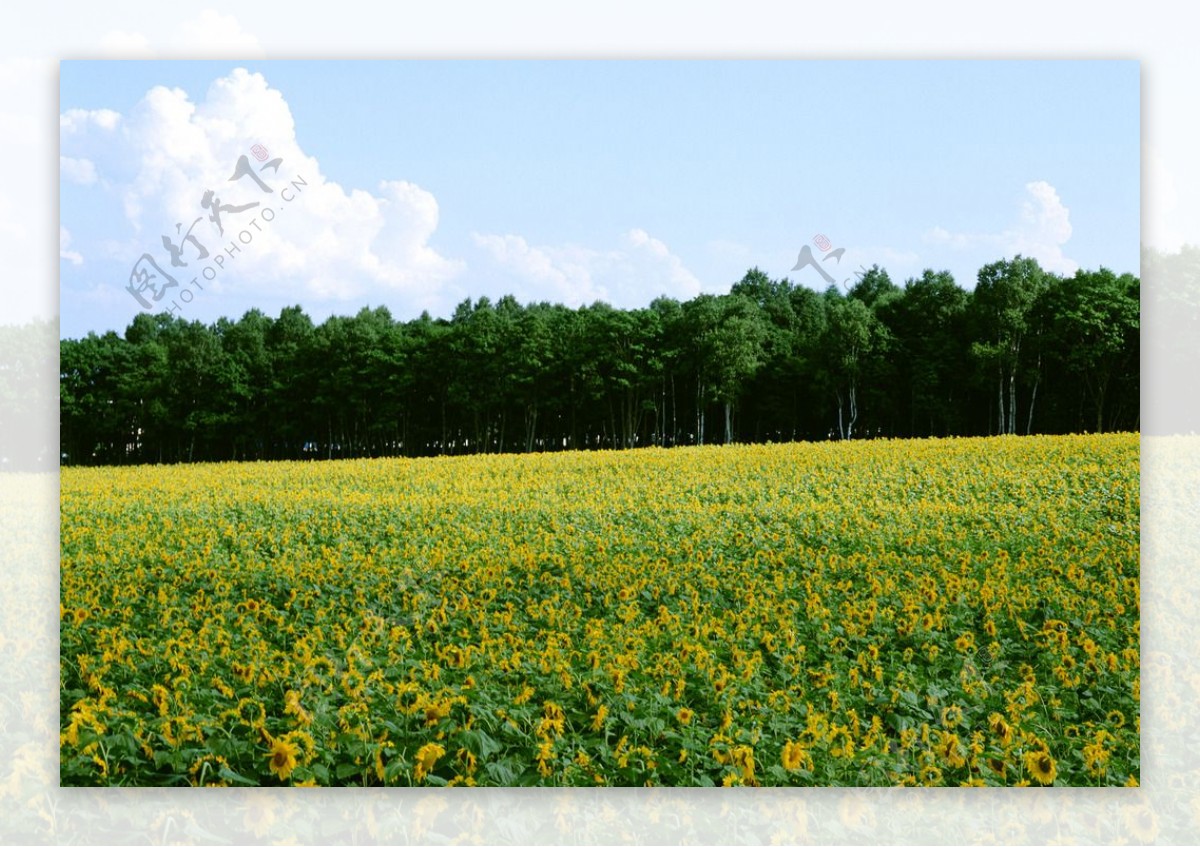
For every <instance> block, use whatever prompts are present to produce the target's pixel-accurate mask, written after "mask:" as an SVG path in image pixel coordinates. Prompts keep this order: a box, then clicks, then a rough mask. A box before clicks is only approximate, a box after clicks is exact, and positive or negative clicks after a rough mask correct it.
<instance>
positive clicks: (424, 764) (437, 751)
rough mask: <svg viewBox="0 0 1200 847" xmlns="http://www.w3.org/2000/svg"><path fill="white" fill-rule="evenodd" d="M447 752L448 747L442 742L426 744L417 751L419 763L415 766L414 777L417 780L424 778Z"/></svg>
mask: <svg viewBox="0 0 1200 847" xmlns="http://www.w3.org/2000/svg"><path fill="white" fill-rule="evenodd" d="M445 754H446V748H445V747H443V746H442V745H441V744H432V743H431V744H426V745H425V746H424V747H422V748H421V749H420V750H418V751H417V764H416V767H414V768H413V778H414V779H416V781H417V782H420V781H421V780H423V779H424V778H425V777H426V776H428V775H429V772H430V771H432V770H433V766H434V765H436V764H437V760H438V759H440V758H442V756H444V755H445Z"/></svg>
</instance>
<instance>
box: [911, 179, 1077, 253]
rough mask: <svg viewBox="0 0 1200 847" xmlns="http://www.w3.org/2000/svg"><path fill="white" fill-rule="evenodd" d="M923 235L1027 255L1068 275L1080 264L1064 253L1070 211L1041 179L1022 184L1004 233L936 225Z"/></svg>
mask: <svg viewBox="0 0 1200 847" xmlns="http://www.w3.org/2000/svg"><path fill="white" fill-rule="evenodd" d="M924 237H925V240H926V241H927V242H929V243H932V244H938V245H943V246H946V247H950V248H952V249H956V250H967V249H976V248H983V247H986V248H989V249H992V250H994V251H996V252H999V253H1001V254H1003V255H1005V256H1013V255H1016V254H1021V255H1022V256H1030V257H1032V258H1034V259H1037V261H1038V264H1040V265H1041V266H1042V267H1043V268H1045V269H1046V270H1048V271H1052V272H1054V273H1060V274H1064V275H1070V274H1073V273H1075V271H1077V270H1078V269H1079V263H1078V262H1076V261H1075V260H1073V259H1070V258H1068V257H1067V256H1066V255H1065V254H1064V253H1063V245H1064V244H1066V243H1067V241H1069V240H1070V238H1071V215H1070V210H1068V209H1067V207H1066V206H1065V205H1064V204H1063V202H1062V198H1060V197H1059V196H1058V191H1057V190H1056V189H1055V188H1054V186H1053V185H1051V184H1050V183H1048V182H1045V181H1043V180H1038V181H1036V182H1029V183H1026V184H1025V199H1024V200H1023V201H1022V203H1021V209H1020V213H1019V215H1018V219H1017V221H1016V222H1014V223H1013V225H1012V226H1010V227H1008V228H1007V229H1005V230H1004V231H1003V232H998V233H967V232H951V231H950V230H947V229H946V228H945V227H942V226H935V227H933V228H932V229H930V230H929V231H928V232H926V233H925V236H924Z"/></svg>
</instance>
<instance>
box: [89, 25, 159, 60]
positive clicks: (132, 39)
mask: <svg viewBox="0 0 1200 847" xmlns="http://www.w3.org/2000/svg"><path fill="white" fill-rule="evenodd" d="M100 52H101V53H103V54H104V55H106V56H112V57H114V58H121V59H146V58H149V57H151V56H153V55H154V52H153V51H152V50H151V49H150V39H148V38H147V37H146V36H144V35H142V34H141V33H140V32H126V31H125V30H123V29H115V30H113V31H111V32H109V33H106V34H105V35H104V36H103V37H102V38H101V39H100Z"/></svg>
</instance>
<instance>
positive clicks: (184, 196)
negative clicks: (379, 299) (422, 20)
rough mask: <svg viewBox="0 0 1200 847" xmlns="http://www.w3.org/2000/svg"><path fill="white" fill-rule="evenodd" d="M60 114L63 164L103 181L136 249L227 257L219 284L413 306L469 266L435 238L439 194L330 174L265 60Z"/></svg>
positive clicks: (253, 291)
mask: <svg viewBox="0 0 1200 847" xmlns="http://www.w3.org/2000/svg"><path fill="white" fill-rule="evenodd" d="M60 128H61V139H62V140H61V144H62V150H63V159H62V170H63V174H64V176H66V177H69V178H71V179H73V180H74V181H76V182H80V183H90V184H94V185H95V187H94V188H93V189H92V190H95V191H105V192H107V193H108V195H109V199H110V201H111V202H112V203H113V205H114V206H115V207H116V208H117V209H119V210H120V213H121V214H123V215H124V217H125V219H126V221H127V226H126V230H127V231H129V232H131V233H132V236H131V237H130V238H129V240H128V246H127V247H126V248H125V249H126V250H127V251H129V253H130V255H129V257H128V259H129V261H130V263H132V262H133V261H134V260H135V259H136V258H137V256H138V255H140V253H141V252H142V251H143V250H145V251H148V252H152V253H155V254H156V255H158V256H159V260H160V262H166V261H167V260H168V259H169V258H170V257H169V255H168V254H167V253H166V252H164V251H166V250H169V249H170V248H169V247H168V246H167V243H166V242H164V241H163V239H164V238H166V239H168V240H169V242H170V243H171V244H174V245H175V246H176V248H178V249H179V250H180V251H181V255H180V259H181V260H182V261H184V262H188V263H189V265H188V267H187V268H180V269H179V272H178V273H179V275H180V276H182V277H185V278H188V279H190V278H191V276H189V274H193V273H194V272H196V271H197V270H198V269H199V267H200V266H202V265H205V264H207V265H211V264H212V263H213V262H216V261H218V260H219V261H220V262H221V266H220V268H219V271H220V273H219V275H218V276H217V277H216V279H215V281H214V282H213V286H212V287H213V288H214V289H215V290H218V291H220V290H222V289H223V287H225V286H229V287H236V289H237V291H238V292H239V293H240V294H243V295H247V296H256V295H257V296H267V297H270V296H284V295H287V294H295V293H302V294H304V293H306V294H308V295H309V296H310V297H311V298H315V299H317V300H331V301H344V300H350V299H353V298H358V297H362V296H365V295H372V294H373V295H384V296H389V299H390V301H391V302H393V303H396V304H397V305H400V306H402V307H403V306H412V307H418V308H419V307H425V306H426V304H428V303H430V302H441V301H440V300H438V298H437V292H438V290H439V289H440V288H441V287H443V286H445V285H446V284H448V283H449V282H450V281H451V280H452V279H453V278H454V277H456V276H457V275H458V274H459V273H460V272H461V271H462V269H463V264H462V262H460V261H455V260H451V259H447V258H446V257H444V256H442V255H440V254H439V253H438V252H437V250H435V249H434V248H433V247H432V246H431V245H430V243H429V241H430V238H431V237H432V236H433V234H434V232H435V230H436V229H437V225H438V214H439V213H438V203H437V200H436V198H435V197H434V196H433V195H432V194H430V193H429V192H428V191H426V190H424V189H422V188H421V187H420V186H417V185H414V184H412V183H409V182H404V181H401V180H388V181H383V182H381V183H379V184H378V185H377V186H374V187H373V190H364V189H358V188H356V189H349V190H348V189H346V188H344V187H343V186H341V185H340V184H338V183H336V182H334V181H332V180H330V179H328V178H327V176H326V175H325V174H324V173H323V171H322V168H321V165H320V163H319V162H318V161H317V160H316V159H315V158H314V157H312V156H310V155H308V154H307V153H306V152H305V151H304V150H303V148H302V147H301V145H300V143H299V141H298V139H297V137H296V130H295V123H294V120H293V118H292V113H291V110H290V108H289V107H288V104H287V102H286V100H285V99H284V97H283V95H282V94H281V93H280V92H279V91H277V90H275V89H272V88H271V87H270V86H269V85H268V84H267V81H266V79H264V78H263V76H262V75H260V74H257V73H249V72H248V71H246V70H244V69H237V70H235V71H233V72H231V73H230V74H229V75H228V76H225V77H222V78H220V79H217V80H216V81H215V82H213V83H212V85H211V86H210V87H209V89H208V91H207V93H206V94H205V95H204V97H203V98H200V99H198V100H197V101H195V102H193V101H192V100H191V99H190V98H189V96H188V95H187V93H185V92H184V91H182V90H179V89H169V88H165V87H156V88H153V89H151V90H150V91H149V92H147V93H146V95H145V96H144V97H143V98H142V100H141V101H140V102H139V103H138V104H137V106H136V107H135V108H133V109H132V110H131V111H130V113H129V114H127V115H118V114H116V113H114V112H111V111H83V110H71V111H68V112H65V113H63V114H62V115H61V117H60ZM84 162H87V163H89V165H90V167H89V165H85V164H83V163H84ZM276 162H277V164H273V163H276ZM70 211H71V210H70V209H69V208H65V209H64V218H66V216H67V215H68V214H69V213H70ZM68 222H69V220H68ZM222 230H223V231H222ZM189 234H190V235H191V236H192V237H193V240H190V241H189V240H188V237H187V236H188V235H189ZM204 252H207V253H208V256H207V258H205V257H204V255H203V253H204ZM160 254H161V255H160Z"/></svg>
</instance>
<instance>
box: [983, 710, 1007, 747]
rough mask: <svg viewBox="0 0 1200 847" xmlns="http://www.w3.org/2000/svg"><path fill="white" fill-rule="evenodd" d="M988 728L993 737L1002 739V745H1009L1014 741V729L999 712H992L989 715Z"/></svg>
mask: <svg viewBox="0 0 1200 847" xmlns="http://www.w3.org/2000/svg"><path fill="white" fill-rule="evenodd" d="M988 728H989V729H990V730H991V731H992V734H993V735H995V736H996V737H997V738H998V739H1000V741H1001V743H1003V744H1007V743H1008V742H1009V741H1011V740H1012V727H1010V726H1009V725H1008V721H1006V720H1004V716H1003V715H1001V714H1000V713H999V712H992V713H991V714H990V715H988Z"/></svg>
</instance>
